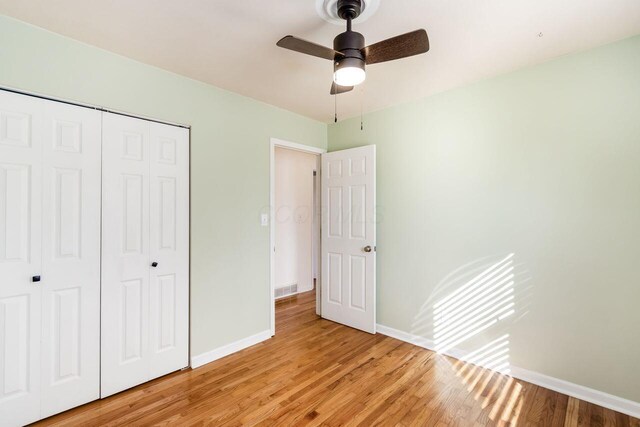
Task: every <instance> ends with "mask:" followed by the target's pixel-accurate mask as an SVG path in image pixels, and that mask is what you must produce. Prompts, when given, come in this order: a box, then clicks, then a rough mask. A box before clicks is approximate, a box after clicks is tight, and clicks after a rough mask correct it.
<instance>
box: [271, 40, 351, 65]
mask: <svg viewBox="0 0 640 427" xmlns="http://www.w3.org/2000/svg"><path fill="white" fill-rule="evenodd" d="M276 44H277V45H278V46H280V47H283V48H285V49H290V50H295V51H296V52H300V53H306V54H307V55H311V56H317V57H318V58H324V59H328V60H329V61H333V60H334V59H336V58H339V57H342V56H343V55H342V54H341V53H340V52H336V51H335V50H333V49H331V48H328V47H324V46H320V45H319V44H315V43H311V42H308V41H306V40H302V39H299V38H296V37H294V36H286V37H283V38H281V39H280V41H278V43H276Z"/></svg>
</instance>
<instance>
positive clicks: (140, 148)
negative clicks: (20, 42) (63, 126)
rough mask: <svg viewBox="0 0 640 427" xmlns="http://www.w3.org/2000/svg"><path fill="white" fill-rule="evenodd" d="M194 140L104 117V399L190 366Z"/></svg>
mask: <svg viewBox="0 0 640 427" xmlns="http://www.w3.org/2000/svg"><path fill="white" fill-rule="evenodd" d="M188 138H189V134H188V130H186V129H181V128H177V127H173V126H169V125H162V124H158V123H152V122H149V121H145V120H141V119H135V118H131V117H124V116H117V115H114V114H109V113H104V116H103V240H102V247H103V250H102V257H103V258H102V370H101V373H102V374H101V375H102V387H101V396H102V397H106V396H109V395H111V394H114V393H117V392H119V391H122V390H124V389H127V388H130V387H133V386H135V385H137V384H140V383H143V382H146V381H149V380H150V379H152V378H155V377H158V376H161V375H164V374H167V373H169V372H172V371H175V370H178V369H181V368H183V367H185V366H187V365H188V337H189V332H188V322H189V314H188V313H189V311H188V310H189V301H188V298H189V297H188V292H189V290H188V289H189V277H188V268H189V267H188V259H189V258H188V257H189V240H188V239H189V237H188V233H189V218H188V215H189V198H188V197H189V195H188V192H189V172H188V170H189V166H188V164H189V146H188V142H189V140H188ZM154 263H157V264H154ZM154 265H155V266H154Z"/></svg>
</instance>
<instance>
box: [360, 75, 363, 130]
mask: <svg viewBox="0 0 640 427" xmlns="http://www.w3.org/2000/svg"><path fill="white" fill-rule="evenodd" d="M360 130H361V131H363V130H364V86H363V87H362V90H361V94H360Z"/></svg>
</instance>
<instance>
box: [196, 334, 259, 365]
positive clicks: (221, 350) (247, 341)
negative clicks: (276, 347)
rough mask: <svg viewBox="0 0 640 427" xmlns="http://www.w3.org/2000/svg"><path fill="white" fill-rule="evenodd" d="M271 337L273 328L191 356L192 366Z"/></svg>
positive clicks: (204, 363)
mask: <svg viewBox="0 0 640 427" xmlns="http://www.w3.org/2000/svg"><path fill="white" fill-rule="evenodd" d="M269 338H271V330H266V331H262V332H260V333H257V334H255V335H251V336H250V337H246V338H243V339H241V340H238V341H235V342H232V343H231V344H227V345H224V346H222V347H218V348H216V349H214V350H211V351H208V352H206V353H202V354H199V355H197V356H193V357H192V358H191V368H193V369H195V368H198V367H200V366H202V365H206V364H207V363H211V362H213V361H214V360H218V359H221V358H223V357H225V356H228V355H230V354H233V353H235V352H238V351H240V350H244V349H245V348H247V347H251V346H252V345H256V344H258V343H261V342H262V341H266V340H268V339H269Z"/></svg>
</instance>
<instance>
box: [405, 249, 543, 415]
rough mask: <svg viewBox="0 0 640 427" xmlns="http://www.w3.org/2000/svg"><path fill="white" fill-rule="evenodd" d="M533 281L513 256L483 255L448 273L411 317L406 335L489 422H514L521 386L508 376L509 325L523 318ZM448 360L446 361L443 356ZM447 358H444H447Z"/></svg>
mask: <svg viewBox="0 0 640 427" xmlns="http://www.w3.org/2000/svg"><path fill="white" fill-rule="evenodd" d="M531 294H532V279H531V276H530V274H529V272H528V271H527V269H526V268H525V266H524V264H522V263H518V262H517V258H516V256H515V254H513V253H511V254H506V255H504V254H503V255H499V256H489V257H484V258H481V259H478V260H475V261H472V262H470V263H468V264H465V265H463V266H461V267H459V268H457V269H456V270H454V271H452V272H451V273H449V274H448V275H447V276H446V277H445V278H444V279H443V280H442V281H440V283H438V285H437V286H436V287H435V289H434V291H433V292H432V294H431V296H430V298H429V299H428V300H427V301H426V302H425V303H424V304H423V305H422V307H421V308H420V311H419V312H418V314H417V316H416V317H415V318H414V321H413V324H412V330H411V333H412V335H413V336H414V337H418V339H419V340H420V339H421V338H422V339H423V340H424V341H425V342H428V344H426V346H427V347H430V348H432V349H434V350H435V351H437V352H438V353H443V354H447V355H451V356H453V357H455V358H457V359H458V360H457V361H449V363H450V365H451V368H452V369H453V370H454V372H455V373H456V376H457V377H458V378H460V381H461V382H462V383H463V384H464V385H465V386H466V389H467V391H468V392H469V394H470V395H473V398H474V399H475V400H476V401H479V400H481V399H482V400H483V408H484V407H487V406H489V405H492V406H493V407H492V408H491V413H490V414H489V418H490V419H491V420H493V421H496V422H497V421H498V420H501V421H504V422H508V423H515V422H516V421H517V420H518V418H519V415H520V408H521V407H522V405H523V394H522V389H523V386H522V384H520V383H519V382H518V381H516V380H515V379H513V378H510V377H506V376H503V375H499V374H506V375H509V373H510V372H511V364H510V347H509V344H510V337H511V334H512V329H513V328H512V327H513V325H514V324H515V323H516V322H518V321H519V320H520V319H522V318H523V317H524V316H526V315H527V313H528V311H529V303H530V300H531ZM445 359H447V358H445ZM447 360H448V359H447Z"/></svg>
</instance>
